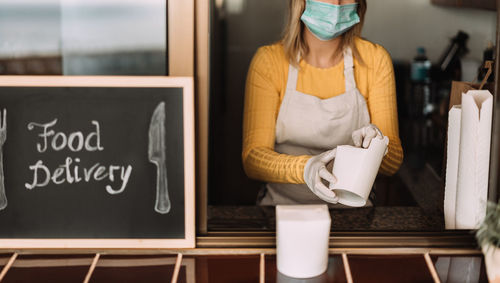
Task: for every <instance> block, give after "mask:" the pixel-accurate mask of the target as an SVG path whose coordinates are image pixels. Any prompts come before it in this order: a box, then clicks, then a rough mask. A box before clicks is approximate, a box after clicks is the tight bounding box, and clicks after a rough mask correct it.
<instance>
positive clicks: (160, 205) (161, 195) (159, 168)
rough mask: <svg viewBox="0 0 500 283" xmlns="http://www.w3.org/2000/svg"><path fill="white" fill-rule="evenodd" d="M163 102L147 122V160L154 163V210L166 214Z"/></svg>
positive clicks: (167, 204) (168, 202)
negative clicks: (148, 122)
mask: <svg viewBox="0 0 500 283" xmlns="http://www.w3.org/2000/svg"><path fill="white" fill-rule="evenodd" d="M165 147H166V146H165V103H164V102H160V104H158V106H156V109H155V111H154V112H153V116H151V123H150V124H149V144H148V156H149V161H151V162H152V163H153V164H155V165H156V203H155V211H156V212H158V213H161V214H166V213H168V212H169V211H170V207H171V205H170V199H169V197H168V183H167V164H166V148H165Z"/></svg>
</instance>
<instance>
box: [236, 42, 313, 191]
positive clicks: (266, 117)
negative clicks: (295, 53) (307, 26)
mask: <svg viewBox="0 0 500 283" xmlns="http://www.w3.org/2000/svg"><path fill="white" fill-rule="evenodd" d="M268 48H270V47H262V48H260V49H259V50H258V51H257V53H256V54H255V56H254V58H253V59H252V63H251V64H250V68H249V70H248V75H247V82H246V90H245V107H244V112H243V151H242V159H243V167H244V169H245V172H246V174H247V175H248V176H249V177H250V178H253V179H258V180H261V181H265V182H276V183H292V184H300V183H304V176H303V174H304V167H305V164H306V163H307V160H308V159H309V158H310V156H307V155H303V156H293V155H287V154H280V153H277V152H276V151H274V143H275V128H276V119H277V116H278V111H279V106H280V94H279V89H280V76H281V75H283V71H282V70H281V71H280V69H279V63H278V62H277V60H276V59H275V58H273V54H272V52H271V51H270V50H269V49H268Z"/></svg>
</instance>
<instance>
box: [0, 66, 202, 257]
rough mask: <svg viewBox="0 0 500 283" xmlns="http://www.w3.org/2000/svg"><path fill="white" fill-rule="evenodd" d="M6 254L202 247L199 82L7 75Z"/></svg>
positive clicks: (1, 222) (2, 122)
mask: <svg viewBox="0 0 500 283" xmlns="http://www.w3.org/2000/svg"><path fill="white" fill-rule="evenodd" d="M0 149H1V150H0V152H1V153H2V154H1V155H0V248H26V247H31V248H41V247H47V248H58V247H75V248H85V247H92V248H117V247H123V248H126V247H137V248H167V247H168V248H170V247H194V234H195V233H194V215H195V211H194V106H193V80H192V78H178V77H177V78H172V77H30V76H26V77H23V76H15V77H14V76H0Z"/></svg>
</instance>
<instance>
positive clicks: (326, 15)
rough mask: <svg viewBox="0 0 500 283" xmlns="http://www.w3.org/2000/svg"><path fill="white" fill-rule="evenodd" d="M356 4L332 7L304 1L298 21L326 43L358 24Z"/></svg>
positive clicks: (312, 0)
mask: <svg viewBox="0 0 500 283" xmlns="http://www.w3.org/2000/svg"><path fill="white" fill-rule="evenodd" d="M357 9H358V4H357V3H355V4H346V5H334V4H329V3H323V2H318V1H314V0H306V8H305V10H304V13H303V14H302V17H300V19H301V20H302V22H304V24H305V25H306V27H307V28H308V29H309V30H310V31H311V32H312V33H313V34H314V35H315V36H316V37H317V38H319V39H320V40H323V41H326V40H331V39H334V38H336V37H337V36H339V35H341V34H343V33H344V32H346V31H348V30H349V29H350V28H351V27H352V26H354V25H355V24H357V23H359V16H358V13H357Z"/></svg>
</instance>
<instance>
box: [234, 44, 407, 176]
mask: <svg viewBox="0 0 500 283" xmlns="http://www.w3.org/2000/svg"><path fill="white" fill-rule="evenodd" d="M355 44H356V46H357V48H358V50H359V52H360V54H361V57H362V58H363V61H364V65H361V64H360V63H359V62H358V61H357V60H356V58H355V59H354V77H355V80H356V85H357V87H358V89H359V90H360V92H361V94H362V95H363V96H364V97H365V99H366V101H367V105H368V111H369V113H370V118H371V123H372V124H374V125H376V126H377V127H378V128H379V129H380V130H381V131H382V133H383V134H384V135H386V136H387V137H388V138H389V150H388V153H387V155H386V156H385V157H384V160H383V161H382V165H381V168H380V172H381V173H383V174H386V175H392V174H394V173H395V172H396V171H397V170H398V169H399V167H400V165H401V162H402V161H403V150H402V148H401V141H400V140H399V131H398V116H397V109H396V87H395V81H394V71H393V67H392V61H391V58H390V56H389V54H388V53H387V51H386V50H385V49H384V48H383V47H381V46H380V45H377V44H373V43H371V42H369V41H366V40H363V39H361V38H357V39H356V41H355ZM288 65H289V63H288V61H287V59H286V56H285V53H284V49H283V46H282V45H281V44H280V43H276V44H273V45H269V46H264V47H261V48H259V50H258V51H257V53H256V54H255V56H254V58H253V60H252V63H251V65H250V68H249V71H248V77H247V83H246V93H245V110H244V121H243V152H242V158H243V166H244V168H245V171H246V173H247V175H248V176H249V177H250V178H254V179H258V180H262V181H266V182H276V183H293V184H300V183H304V176H303V175H304V166H305V164H306V163H307V160H308V159H309V158H310V157H311V156H307V155H302V156H293V155H287V154H279V153H277V152H275V151H274V144H275V127H276V120H277V117H278V112H279V109H280V105H281V102H282V100H283V97H284V95H285V90H286V82H287V78H288ZM299 65H300V69H299V76H298V81H297V90H298V91H300V92H302V93H307V94H311V95H315V96H317V97H319V98H322V99H326V98H330V97H334V96H337V95H340V94H342V93H344V92H345V80H344V63H343V60H342V61H341V62H340V63H338V64H337V65H335V66H333V67H330V68H326V69H320V68H316V67H313V66H311V65H309V64H307V62H305V61H304V60H301V61H300V64H299Z"/></svg>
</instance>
